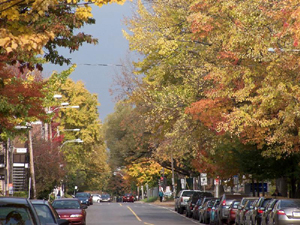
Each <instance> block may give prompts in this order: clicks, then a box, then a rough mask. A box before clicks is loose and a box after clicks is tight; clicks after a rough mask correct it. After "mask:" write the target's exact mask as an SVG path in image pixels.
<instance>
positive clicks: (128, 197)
mask: <svg viewBox="0 0 300 225" xmlns="http://www.w3.org/2000/svg"><path fill="white" fill-rule="evenodd" d="M123 202H134V197H133V195H132V194H126V195H124V196H123Z"/></svg>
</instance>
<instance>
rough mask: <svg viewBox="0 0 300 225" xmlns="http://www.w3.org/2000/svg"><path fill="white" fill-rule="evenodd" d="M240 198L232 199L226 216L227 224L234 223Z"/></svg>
mask: <svg viewBox="0 0 300 225" xmlns="http://www.w3.org/2000/svg"><path fill="white" fill-rule="evenodd" d="M240 202H241V200H233V202H232V203H231V205H230V206H229V208H228V211H229V213H228V217H227V221H226V223H227V224H228V225H232V224H234V223H235V218H236V212H237V210H238V206H239V204H240Z"/></svg>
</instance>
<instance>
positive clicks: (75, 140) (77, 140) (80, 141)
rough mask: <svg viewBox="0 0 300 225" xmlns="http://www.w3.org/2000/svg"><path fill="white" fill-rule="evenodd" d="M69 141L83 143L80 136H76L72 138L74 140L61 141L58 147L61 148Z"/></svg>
mask: <svg viewBox="0 0 300 225" xmlns="http://www.w3.org/2000/svg"><path fill="white" fill-rule="evenodd" d="M71 142H76V143H83V140H81V139H80V138H78V139H74V140H68V141H65V142H64V143H62V145H61V146H60V149H62V147H63V146H64V145H65V144H67V143H71Z"/></svg>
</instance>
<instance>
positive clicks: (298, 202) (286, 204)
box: [280, 200, 300, 208]
mask: <svg viewBox="0 0 300 225" xmlns="http://www.w3.org/2000/svg"><path fill="white" fill-rule="evenodd" d="M280 206H281V207H283V208H287V207H291V208H296V207H300V200H283V201H281V204H280Z"/></svg>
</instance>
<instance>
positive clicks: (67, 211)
mask: <svg viewBox="0 0 300 225" xmlns="http://www.w3.org/2000/svg"><path fill="white" fill-rule="evenodd" d="M55 210H56V212H57V213H58V214H59V215H61V214H77V213H78V214H81V213H82V211H83V210H82V209H55Z"/></svg>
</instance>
